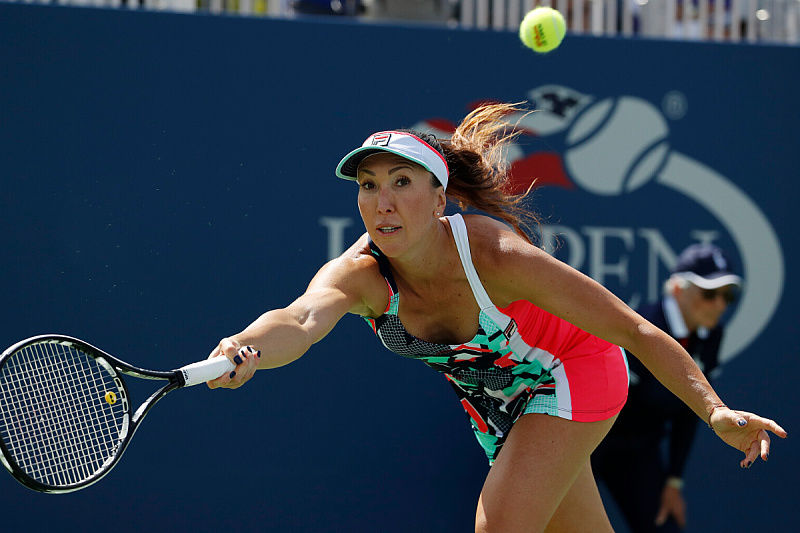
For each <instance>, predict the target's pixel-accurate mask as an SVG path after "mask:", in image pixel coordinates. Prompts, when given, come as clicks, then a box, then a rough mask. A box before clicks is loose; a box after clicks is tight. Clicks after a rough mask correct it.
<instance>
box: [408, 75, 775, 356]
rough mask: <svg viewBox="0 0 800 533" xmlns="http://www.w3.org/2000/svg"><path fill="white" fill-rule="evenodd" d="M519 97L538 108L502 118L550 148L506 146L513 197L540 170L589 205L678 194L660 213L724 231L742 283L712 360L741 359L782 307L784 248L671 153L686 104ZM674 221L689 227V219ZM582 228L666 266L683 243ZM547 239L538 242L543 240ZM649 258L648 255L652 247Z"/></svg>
mask: <svg viewBox="0 0 800 533" xmlns="http://www.w3.org/2000/svg"><path fill="white" fill-rule="evenodd" d="M526 97H527V100H528V101H529V102H534V103H535V106H536V107H535V109H536V111H535V112H533V113H525V114H522V113H521V114H519V116H510V117H508V121H509V122H510V123H512V124H517V127H518V128H519V129H520V130H521V131H522V133H523V136H522V138H524V137H525V134H529V135H530V137H528V139H529V140H530V139H535V140H536V142H537V143H538V144H540V145H546V146H552V148H551V149H549V150H545V151H543V152H538V153H534V154H530V153H526V151H525V150H524V149H523V148H522V146H521V145H519V146H517V145H512V146H511V147H510V148H509V150H508V153H507V155H506V157H507V161H508V163H509V164H510V165H511V173H512V179H513V181H514V182H515V183H516V185H517V190H524V189H525V188H526V187H527V185H529V184H530V183H531V181H532V180H533V179H538V180H540V181H539V182H538V183H539V184H541V179H542V176H541V173H542V169H548V171H547V172H548V175H547V177H546V181H547V185H549V186H552V187H560V188H562V189H563V190H568V191H574V192H576V193H580V194H584V195H589V196H590V197H593V198H596V200H593V201H592V202H593V203H596V204H602V202H603V199H604V198H606V199H613V198H614V197H625V196H627V195H630V194H632V193H634V192H635V191H638V190H639V189H641V188H642V187H644V186H645V185H647V186H648V187H655V188H660V189H661V191H663V193H658V192H656V194H657V195H659V196H664V197H669V198H673V197H676V196H677V197H678V198H679V203H682V205H672V204H669V205H660V206H658V207H659V208H660V209H663V210H667V209H672V210H675V211H677V212H680V210H681V209H688V208H689V207H691V208H692V209H696V210H700V211H702V214H703V217H704V218H710V219H711V220H714V221H716V222H715V223H714V224H713V226H718V227H720V228H722V229H724V231H726V232H727V234H728V235H729V237H730V240H731V241H733V246H734V247H735V250H731V251H732V252H734V253H736V254H738V256H739V258H740V266H741V270H742V272H741V273H742V274H743V277H744V279H745V283H746V285H745V290H744V291H743V293H742V298H741V300H740V301H739V302H738V304H737V305H736V308H735V309H734V313H733V314H732V315H731V316H730V318H729V320H728V327H727V329H726V333H725V339H724V342H723V345H722V347H721V352H720V360H721V362H723V363H724V362H727V361H728V360H730V359H732V358H733V357H735V356H736V355H738V354H740V353H741V352H742V351H743V350H744V349H745V348H747V347H748V346H749V345H750V344H751V343H752V342H753V341H754V340H755V339H756V337H758V335H759V334H760V333H761V332H762V331H763V330H764V328H765V327H766V326H767V324H768V323H769V321H770V319H771V318H772V316H773V315H774V313H775V311H776V309H777V307H778V304H779V303H780V297H781V294H782V292H783V286H784V278H785V266H784V258H783V251H782V248H781V244H780V241H779V239H778V236H777V235H776V233H775V230H774V229H773V227H772V225H771V224H770V222H769V220H768V219H767V217H766V216H765V215H764V212H763V211H762V210H761V208H759V206H758V205H757V204H756V203H755V202H754V201H753V199H751V198H750V197H749V196H748V195H747V194H746V193H745V192H744V191H743V190H742V189H740V188H739V187H738V186H737V185H736V184H735V183H733V182H732V181H731V180H730V179H728V178H727V177H725V176H723V175H722V174H720V173H719V172H717V171H716V170H714V169H713V168H711V167H710V166H708V165H706V164H704V163H703V162H701V161H698V160H695V159H693V158H692V157H689V156H687V155H685V154H682V153H680V152H678V151H676V150H674V149H672V147H671V146H670V129H669V124H668V122H667V119H671V120H677V119H681V118H682V117H683V116H684V115H685V113H686V109H687V106H688V102H687V101H686V99H685V97H683V95H682V94H679V93H678V92H677V91H670V92H668V93H667V95H666V96H665V97H664V99H663V100H662V109H659V108H658V107H657V106H656V105H653V104H652V103H650V102H649V101H647V100H644V99H642V98H638V97H635V96H608V97H602V98H599V97H596V96H594V95H591V94H583V93H580V92H578V91H576V90H574V89H572V88H570V87H564V86H560V85H546V86H541V87H537V88H535V89H532V90H531V91H529V92H528V94H527V95H526ZM455 122H456V121H450V120H444V119H433V120H426V121H423V122H420V123H418V124H416V125H415V126H414V129H416V130H419V131H423V132H429V133H433V134H435V135H437V137H440V138H447V137H448V136H449V135H450V134H451V133H452V132H453V130H454V128H455ZM522 138H521V139H522ZM523 140H524V139H523ZM519 142H520V143H521V142H522V140H520V141H519ZM559 142H563V146H559V144H558V143H559ZM680 198H683V200H680ZM682 222H683V223H684V224H685V225H687V226H689V225H690V224H691V220H684V221H682ZM546 229H547V228H546ZM584 229H585V228H584ZM550 230H551V231H553V232H560V233H559V234H564V235H566V237H567V240H570V241H571V242H573V243H575V245H576V246H575V247H576V248H579V247H580V246H585V245H583V244H582V243H581V242H580V241H581V239H580V237H581V236H580V235H578V233H579V232H578V231H576V230H574V229H572V228H569V227H560V228H550ZM589 230H592V231H594V232H595V233H596V235H588V237H587V239H589V240H591V241H592V242H593V243H595V244H596V243H597V242H602V241H603V235H602V232H603V231H607V232H609V231H617V234H618V235H623V236H625V235H626V234H625V232H626V231H627V232H629V233H630V234H631V235H634V234H635V235H636V237H637V238H642V236H644V238H649V239H650V241H651V244H652V246H651V248H653V249H655V248H658V250H659V251H660V252H661V255H660V256H659V257H660V259H661V260H662V262H665V263H669V261H671V260H672V261H674V255H675V251H678V252H679V251H680V250H681V249H682V248H683V246H684V245H685V244H688V243H685V244H684V245H679V244H672V243H669V242H666V241H665V240H664V238H663V236H662V235H661V234H660V233H659V228H607V227H606V228H602V227H597V228H589ZM587 231H588V230H587ZM647 232H650V233H649V234H648V233H647ZM688 233H689V234H691V235H692V237H693V238H695V239H698V240H704V241H709V242H712V241H713V240H714V239H715V238H717V237H718V235H717V233H718V232H715V231H703V230H702V229H701V228H699V229H695V230H692V231H689V232H688ZM546 237H547V236H546V235H543V240H546ZM584 251H585V250H584ZM600 253H601V254H602V252H600ZM650 254H651V255H654V252H652V250H651V252H650ZM571 259H574V261H573V260H568V261H567V262H568V263H570V264H571V265H572V266H574V267H576V268H578V269H579V270H583V271H584V272H585V273H587V274H588V275H590V276H592V277H593V278H595V279H596V280H597V281H599V282H601V283H603V284H605V283H604V281H607V280H604V279H602V278H603V271H602V270H601V269H596V270H597V271H596V272H593V271H592V270H593V269H592V267H593V265H592V264H591V261H589V260H587V259H586V254H585V253H584V254H583V255H581V253H575V254H573V257H572V258H571ZM587 263H588V264H587ZM650 263H654V261H652V260H651V261H650ZM665 266H667V267H671V266H672V265H671V264H666V265H665ZM657 271H658V266H657V265H656V266H655V267H653V268H652V269H651V271H650V272H649V273H648V287H647V288H646V289H645V290H643V291H641V294H638V295H637V298H638V300H635V301H630V300H628V303H629V305H631V306H633V307H635V306H636V305H637V304H639V303H643V301H645V300H646V301H654V300H655V299H657V298H658V296H659V295H660V287H661V286H660V281H663V279H662V280H658V279H657V278H658V276H657V275H656V273H657Z"/></svg>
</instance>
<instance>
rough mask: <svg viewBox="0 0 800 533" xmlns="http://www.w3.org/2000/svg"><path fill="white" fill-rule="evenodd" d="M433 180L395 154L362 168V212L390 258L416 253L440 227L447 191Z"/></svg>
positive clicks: (373, 159) (380, 156)
mask: <svg viewBox="0 0 800 533" xmlns="http://www.w3.org/2000/svg"><path fill="white" fill-rule="evenodd" d="M431 180H432V177H431V173H430V172H428V171H427V170H426V169H425V168H423V167H422V166H420V165H418V164H416V163H414V162H412V161H409V160H408V159H405V158H404V157H401V156H398V155H395V154H391V153H379V154H375V155H371V156H369V157H367V158H366V159H364V160H363V161H362V162H361V164H360V165H359V166H358V178H357V181H358V185H359V189H358V210H359V212H360V213H361V218H362V220H363V221H364V225H365V226H366V228H367V232H368V233H369V236H370V237H371V238H372V240H373V241H374V242H375V244H377V245H378V247H379V248H380V249H381V251H382V252H383V253H384V254H385V255H387V256H388V257H396V256H399V255H401V254H403V253H405V252H407V251H409V250H411V249H413V248H414V246H415V245H417V244H419V243H420V242H421V241H422V240H423V239H424V238H426V237H429V236H430V235H432V234H431V233H428V232H429V231H430V230H431V229H432V228H436V227H437V223H438V217H439V215H440V214H441V213H443V212H444V207H445V203H446V200H445V195H444V188H443V187H434V186H433V185H432V184H431Z"/></svg>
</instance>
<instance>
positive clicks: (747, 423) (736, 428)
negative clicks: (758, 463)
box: [709, 408, 787, 468]
mask: <svg viewBox="0 0 800 533" xmlns="http://www.w3.org/2000/svg"><path fill="white" fill-rule="evenodd" d="M709 423H710V424H711V427H712V428H713V429H714V432H715V433H716V434H717V436H718V437H719V438H721V439H722V440H723V441H725V442H726V443H727V444H729V445H730V446H733V447H734V448H736V449H737V450H741V451H742V452H744V454H745V458H744V459H743V460H742V461H741V462H740V463H739V465H740V466H741V467H742V468H750V465H752V464H753V462H754V461H755V460H756V459H757V458H758V456H759V455H760V456H761V458H762V459H763V460H764V461H766V460H767V459H769V444H770V440H769V434H768V433H767V431H771V432H772V433H774V434H775V435H777V436H779V437H781V438H784V439H785V438H786V436H787V435H786V431H785V430H784V429H783V428H782V427H780V426H779V425H778V424H776V423H775V421H773V420H770V419H769V418H763V417H760V416H758V415H756V414H753V413H748V412H745V411H734V410H732V409H728V408H724V409H715V410H714V412H713V413H712V414H711V417H710V419H709Z"/></svg>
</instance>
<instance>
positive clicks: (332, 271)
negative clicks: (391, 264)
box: [321, 234, 388, 315]
mask: <svg viewBox="0 0 800 533" xmlns="http://www.w3.org/2000/svg"><path fill="white" fill-rule="evenodd" d="M321 273H324V274H323V276H324V278H326V279H327V280H328V282H329V283H333V284H334V285H336V286H338V287H340V288H341V289H342V290H344V291H345V292H352V293H356V294H358V295H359V299H360V301H362V302H363V303H364V305H365V306H366V308H367V309H366V310H363V309H362V310H359V312H358V314H361V315H372V314H373V310H375V309H384V308H385V307H386V303H385V300H386V299H387V298H388V296H387V290H386V280H385V279H384V277H383V275H382V274H381V272H380V267H379V266H378V261H377V259H376V257H375V256H374V255H373V254H372V252H371V250H370V247H369V240H368V238H367V236H366V234H365V235H364V236H362V237H361V238H360V239H359V240H357V241H356V242H355V243H353V245H352V246H350V248H348V249H347V250H346V251H345V252H344V253H343V254H342V255H340V256H339V257H337V258H336V259H333V260H331V261H329V262H328V263H327V264H326V265H325V266H324V267H323V268H322V271H321Z"/></svg>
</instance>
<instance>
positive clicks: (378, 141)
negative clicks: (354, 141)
mask: <svg viewBox="0 0 800 533" xmlns="http://www.w3.org/2000/svg"><path fill="white" fill-rule="evenodd" d="M391 140H392V134H391V133H379V134H377V135H373V136H372V146H389V141H391Z"/></svg>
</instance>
